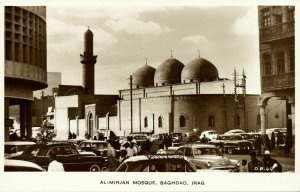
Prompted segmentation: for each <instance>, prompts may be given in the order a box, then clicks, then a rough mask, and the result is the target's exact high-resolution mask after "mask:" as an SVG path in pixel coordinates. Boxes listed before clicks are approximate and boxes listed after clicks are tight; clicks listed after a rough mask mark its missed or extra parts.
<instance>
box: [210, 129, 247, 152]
mask: <svg viewBox="0 0 300 192" xmlns="http://www.w3.org/2000/svg"><path fill="white" fill-rule="evenodd" d="M210 143H211V144H219V143H223V151H224V152H226V153H229V154H232V153H237V152H239V153H244V152H249V151H250V150H252V143H251V142H250V141H247V140H245V139H244V138H243V137H242V136H241V135H238V134H227V135H226V134H224V135H219V136H218V138H217V139H216V140H212V141H210Z"/></svg>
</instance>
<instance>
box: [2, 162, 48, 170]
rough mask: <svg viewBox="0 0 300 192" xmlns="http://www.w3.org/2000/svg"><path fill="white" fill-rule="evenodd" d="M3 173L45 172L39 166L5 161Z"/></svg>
mask: <svg viewBox="0 0 300 192" xmlns="http://www.w3.org/2000/svg"><path fill="white" fill-rule="evenodd" d="M4 171H26V172H32V171H39V172H41V171H45V170H44V169H43V168H42V167H40V166H39V165H37V164H35V163H32V162H29V161H23V160H15V159H5V160H4Z"/></svg>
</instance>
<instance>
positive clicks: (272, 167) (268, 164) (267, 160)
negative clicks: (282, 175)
mask: <svg viewBox="0 0 300 192" xmlns="http://www.w3.org/2000/svg"><path fill="white" fill-rule="evenodd" d="M262 160H263V162H264V168H265V169H264V171H265V172H282V165H281V164H280V163H279V162H278V161H277V160H275V159H273V158H271V153H270V151H268V150H266V151H265V153H264V156H263V159H262Z"/></svg>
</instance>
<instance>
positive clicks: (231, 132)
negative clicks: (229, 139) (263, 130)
mask: <svg viewBox="0 0 300 192" xmlns="http://www.w3.org/2000/svg"><path fill="white" fill-rule="evenodd" d="M236 133H246V132H245V131H244V130H242V129H232V130H229V131H227V132H225V133H224V135H228V134H236Z"/></svg>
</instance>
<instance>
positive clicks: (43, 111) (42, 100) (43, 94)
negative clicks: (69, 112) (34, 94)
mask: <svg viewBox="0 0 300 192" xmlns="http://www.w3.org/2000/svg"><path fill="white" fill-rule="evenodd" d="M43 122H44V90H42V124H43Z"/></svg>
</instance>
